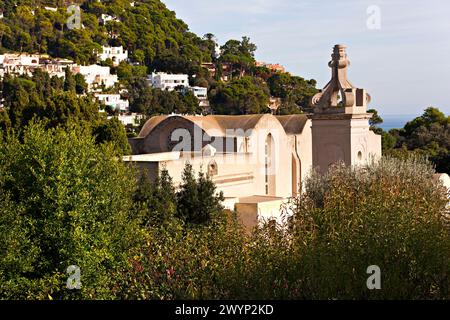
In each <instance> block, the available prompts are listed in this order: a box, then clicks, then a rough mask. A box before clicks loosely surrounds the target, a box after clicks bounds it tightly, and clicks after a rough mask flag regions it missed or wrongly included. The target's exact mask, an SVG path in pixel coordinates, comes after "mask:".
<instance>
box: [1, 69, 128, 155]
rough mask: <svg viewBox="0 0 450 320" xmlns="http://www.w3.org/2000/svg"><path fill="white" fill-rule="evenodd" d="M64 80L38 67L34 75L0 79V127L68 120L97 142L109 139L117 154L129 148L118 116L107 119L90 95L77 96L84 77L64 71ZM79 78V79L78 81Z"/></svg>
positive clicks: (49, 125)
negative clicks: (2, 107) (0, 100)
mask: <svg viewBox="0 0 450 320" xmlns="http://www.w3.org/2000/svg"><path fill="white" fill-rule="evenodd" d="M66 75H67V76H66V78H65V80H62V79H61V78H58V77H52V78H50V77H49V75H48V73H46V72H43V71H40V70H39V69H38V70H36V72H35V73H34V74H33V76H32V77H31V78H30V77H27V76H21V77H14V78H13V77H10V76H8V75H6V76H5V77H4V78H3V80H2V81H0V88H1V91H2V97H3V99H4V109H0V128H2V129H3V130H4V131H7V130H10V129H15V130H19V131H20V130H23V129H24V128H25V127H26V126H27V125H28V124H29V123H30V121H32V120H34V119H35V120H42V121H44V122H45V123H46V127H47V128H55V127H58V126H61V127H67V126H68V125H69V124H71V123H77V124H80V125H82V126H84V127H86V128H89V129H90V130H91V131H92V132H94V133H95V135H96V136H97V142H98V143H104V142H111V143H112V144H113V145H114V146H115V147H116V148H115V150H116V151H117V152H119V153H125V154H127V153H128V152H129V151H130V147H129V145H128V140H127V137H126V133H125V129H124V127H123V125H122V123H120V122H119V121H118V120H117V119H115V118H112V119H110V120H108V119H107V117H106V113H104V112H99V110H100V105H99V104H98V102H97V101H96V100H95V98H94V96H92V95H77V92H76V91H77V86H80V87H84V84H85V83H84V79H83V78H81V79H80V78H79V77H76V76H75V77H74V76H73V75H72V74H71V73H70V71H68V72H66ZM77 79H78V80H77Z"/></svg>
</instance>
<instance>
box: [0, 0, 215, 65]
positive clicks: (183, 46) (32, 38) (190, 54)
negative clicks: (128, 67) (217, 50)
mask: <svg viewBox="0 0 450 320" xmlns="http://www.w3.org/2000/svg"><path fill="white" fill-rule="evenodd" d="M77 2H78V3H79V4H81V9H82V11H81V17H82V20H81V22H82V26H83V27H82V28H74V29H70V28H68V26H67V25H66V22H67V20H68V19H69V17H70V16H71V14H72V13H68V12H67V9H66V7H68V6H69V5H70V4H72V3H76V2H70V3H69V2H63V1H39V0H15V1H12V0H6V1H2V3H1V4H0V9H2V10H3V11H4V19H2V20H1V21H0V37H1V39H0V40H1V44H2V47H3V48H5V49H7V50H11V51H20V52H23V51H25V52H40V53H48V54H50V55H51V56H55V57H64V58H72V59H74V60H75V61H76V62H78V63H81V64H87V63H93V62H95V61H96V60H97V58H96V53H95V50H96V51H97V52H98V51H99V50H101V45H106V44H108V43H109V44H110V45H113V46H119V45H122V46H123V47H124V48H126V49H127V50H129V51H130V52H131V53H132V59H133V60H134V61H135V62H137V63H143V64H144V65H146V66H148V67H149V69H151V70H153V69H156V70H163V71H170V72H174V73H176V72H186V73H189V74H193V73H195V72H196V69H198V67H199V64H200V62H202V61H210V60H211V56H210V52H209V49H208V42H206V41H204V40H202V39H201V38H199V37H197V36H196V35H195V34H193V33H191V32H189V31H188V26H187V25H186V24H185V23H184V22H183V21H181V20H179V19H177V18H176V16H175V13H174V12H173V11H170V10H168V9H167V8H166V6H165V5H164V4H163V3H161V1H158V0H142V1H136V2H135V5H134V6H131V4H130V1H128V0H110V1H101V2H100V1H91V0H86V1H77ZM45 6H50V7H58V11H56V12H54V11H51V10H46V9H45V8H44V7H45ZM102 14H107V15H110V16H111V17H113V18H114V20H113V21H108V22H106V23H103V22H102V21H101V17H102Z"/></svg>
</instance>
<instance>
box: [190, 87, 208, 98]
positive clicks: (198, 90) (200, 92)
mask: <svg viewBox="0 0 450 320" xmlns="http://www.w3.org/2000/svg"><path fill="white" fill-rule="evenodd" d="M188 90H189V91H192V93H194V96H196V97H197V98H198V99H199V100H203V99H208V88H204V87H189V88H188Z"/></svg>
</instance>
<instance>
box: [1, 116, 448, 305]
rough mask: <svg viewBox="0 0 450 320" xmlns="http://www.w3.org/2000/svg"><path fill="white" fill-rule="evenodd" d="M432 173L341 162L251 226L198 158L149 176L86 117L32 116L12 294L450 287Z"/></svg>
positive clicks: (17, 188) (21, 153) (381, 293)
mask: <svg viewBox="0 0 450 320" xmlns="http://www.w3.org/2000/svg"><path fill="white" fill-rule="evenodd" d="M417 172H420V174H417ZM433 174H434V170H433V168H432V167H431V165H430V164H429V163H427V162H424V160H420V159H408V160H406V161H402V160H396V159H383V160H381V161H380V162H379V163H374V164H370V165H368V166H366V167H360V168H348V167H345V166H341V165H337V166H334V167H331V168H330V170H329V172H328V174H327V175H325V176H319V175H316V174H312V175H311V176H310V177H309V178H308V179H307V181H306V182H305V193H304V194H302V195H300V196H299V197H298V198H295V199H292V200H291V201H290V202H288V203H286V204H285V205H284V207H283V208H284V211H285V213H286V219H285V220H286V223H287V225H286V226H285V227H281V226H277V225H276V224H274V223H268V224H267V225H264V226H261V227H260V228H258V229H255V230H254V231H253V232H252V233H251V234H250V233H248V232H244V231H243V229H242V228H241V226H240V223H239V219H236V216H235V215H234V214H233V213H231V212H229V213H226V212H225V211H223V208H222V207H221V205H220V201H221V200H222V198H221V195H219V194H217V193H216V191H215V187H214V185H213V184H212V182H211V180H210V179H209V178H208V177H207V176H206V175H204V174H202V173H198V175H197V177H195V176H196V174H194V172H193V170H192V167H191V166H189V165H188V166H186V168H185V172H184V175H183V181H182V183H181V184H180V185H179V186H175V185H174V184H173V182H172V179H171V178H170V176H169V175H168V173H167V171H166V170H162V171H161V174H160V176H159V177H158V178H157V180H156V181H154V182H150V181H149V180H148V179H147V178H146V175H145V174H144V175H140V178H138V176H137V171H135V170H134V169H133V167H130V166H126V165H125V164H124V163H122V162H121V161H120V160H118V159H117V156H116V154H115V152H114V150H113V148H112V146H111V145H108V144H101V145H98V144H96V143H95V139H94V138H93V137H92V136H91V133H90V131H88V130H86V128H83V127H81V126H75V125H70V124H69V125H68V126H67V128H65V129H61V128H56V129H46V128H45V124H43V123H37V124H35V123H33V122H31V123H30V125H29V127H28V128H27V129H26V130H25V131H24V133H23V135H22V137H18V136H17V135H15V134H9V135H6V136H5V135H3V136H2V137H1V144H0V189H1V192H0V248H1V255H0V298H3V299H5V298H16V299H92V298H95V299H98V298H108V299H120V298H123V299H194V298H198V299H236V298H241V299H310V298H316V299H334V298H337V299H347V298H350V299H372V298H389V299H397V298H406V299H429V298H449V297H450V296H449V292H450V291H449V286H450V281H449V279H450V278H449V276H450V233H449V229H448V225H447V224H446V219H445V218H444V217H445V216H446V215H448V214H449V212H448V208H446V205H448V197H449V195H448V193H447V191H446V190H445V189H444V188H443V187H442V186H440V185H439V184H437V183H436V182H434V180H433ZM70 265H77V266H79V267H80V268H81V283H82V286H81V290H68V289H67V288H66V281H67V277H68V274H67V273H66V269H67V267H68V266H70ZM370 265H377V266H379V267H380V269H381V281H382V289H381V290H368V289H367V287H366V280H367V278H368V277H369V275H368V274H367V272H366V270H367V267H368V266H370Z"/></svg>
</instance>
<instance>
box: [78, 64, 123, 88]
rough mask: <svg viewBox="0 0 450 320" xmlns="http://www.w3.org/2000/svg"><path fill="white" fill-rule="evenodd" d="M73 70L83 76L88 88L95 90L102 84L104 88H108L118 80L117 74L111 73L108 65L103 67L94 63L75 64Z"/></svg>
mask: <svg viewBox="0 0 450 320" xmlns="http://www.w3.org/2000/svg"><path fill="white" fill-rule="evenodd" d="M73 72H74V73H81V74H82V75H83V76H84V78H85V80H86V83H87V84H88V88H89V90H95V89H96V88H98V87H100V86H102V85H104V86H105V87H106V88H110V87H113V86H114V84H115V83H116V82H117V81H118V78H117V75H116V74H111V68H110V67H103V66H100V65H96V64H93V65H90V66H76V67H74V68H73Z"/></svg>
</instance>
